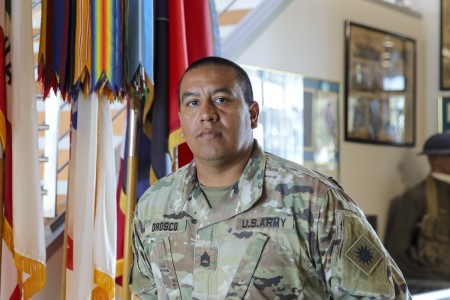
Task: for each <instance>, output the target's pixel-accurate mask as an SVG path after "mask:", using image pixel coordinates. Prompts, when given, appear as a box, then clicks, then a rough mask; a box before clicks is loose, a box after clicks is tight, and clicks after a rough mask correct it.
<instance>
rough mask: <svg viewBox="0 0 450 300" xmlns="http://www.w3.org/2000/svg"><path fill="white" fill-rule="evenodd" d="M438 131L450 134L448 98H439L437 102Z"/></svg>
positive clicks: (449, 104) (449, 105) (449, 102)
mask: <svg viewBox="0 0 450 300" xmlns="http://www.w3.org/2000/svg"><path fill="white" fill-rule="evenodd" d="M438 130H439V132H450V97H449V96H447V97H439V100H438Z"/></svg>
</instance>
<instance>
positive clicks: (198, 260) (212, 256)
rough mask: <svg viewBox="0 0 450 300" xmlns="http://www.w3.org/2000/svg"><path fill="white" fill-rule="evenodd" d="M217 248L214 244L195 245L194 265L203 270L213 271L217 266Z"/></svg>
mask: <svg viewBox="0 0 450 300" xmlns="http://www.w3.org/2000/svg"><path fill="white" fill-rule="evenodd" d="M218 252H219V250H218V248H217V247H214V246H210V247H208V246H197V247H195V258H194V260H195V261H194V263H195V267H194V268H197V267H200V268H201V269H203V270H210V271H215V270H216V268H217V254H218Z"/></svg>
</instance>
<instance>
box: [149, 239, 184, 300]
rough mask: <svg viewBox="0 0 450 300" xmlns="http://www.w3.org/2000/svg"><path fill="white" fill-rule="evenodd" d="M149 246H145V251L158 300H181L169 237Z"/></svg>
mask: <svg viewBox="0 0 450 300" xmlns="http://www.w3.org/2000/svg"><path fill="white" fill-rule="evenodd" d="M151 244H152V245H150V244H149V245H146V246H145V248H146V249H145V251H146V252H147V254H150V261H151V263H150V264H151V269H152V273H153V276H154V279H155V281H156V286H157V290H158V297H159V298H160V299H181V296H180V288H179V284H178V279H177V276H176V273H175V268H174V263H173V258H172V249H171V244H170V239H169V237H164V238H158V239H157V240H156V241H154V242H153V243H151ZM147 246H148V247H147Z"/></svg>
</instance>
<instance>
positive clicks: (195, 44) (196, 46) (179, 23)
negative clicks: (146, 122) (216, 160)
mask: <svg viewBox="0 0 450 300" xmlns="http://www.w3.org/2000/svg"><path fill="white" fill-rule="evenodd" d="M214 13H215V12H214V11H211V9H210V1H209V0H173V1H170V5H169V20H170V22H169V70H170V71H169V142H168V147H169V153H171V156H172V159H173V157H174V155H173V153H174V149H175V147H177V146H178V167H181V166H183V165H185V164H187V163H189V162H190V161H191V160H192V153H191V151H190V149H189V147H187V145H186V143H185V142H184V138H183V137H182V134H181V126H180V120H179V118H178V111H179V104H178V94H177V91H178V83H179V81H180V79H181V76H182V75H183V72H184V70H185V69H186V68H187V67H188V65H189V64H191V63H192V62H194V61H195V60H197V59H200V58H202V57H206V56H211V55H213V54H214V43H213V41H214V34H213V32H214V31H213V23H214V21H216V18H215V17H214ZM156 84H157V83H156Z"/></svg>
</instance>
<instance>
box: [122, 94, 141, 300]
mask: <svg viewBox="0 0 450 300" xmlns="http://www.w3.org/2000/svg"><path fill="white" fill-rule="evenodd" d="M140 101H141V99H140V98H139V96H137V95H135V96H133V97H131V99H130V111H129V114H128V120H129V122H128V126H129V127H128V141H129V143H128V157H127V190H126V194H127V210H126V216H125V232H124V245H123V248H124V252H123V253H124V254H123V257H124V263H123V275H122V299H123V300H129V299H131V292H130V287H129V285H128V275H129V272H130V269H131V268H130V266H131V262H132V249H131V231H132V222H133V215H134V208H135V205H136V181H137V179H136V178H137V172H136V171H137V167H138V156H137V146H138V136H137V135H138V121H139V116H140Z"/></svg>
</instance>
